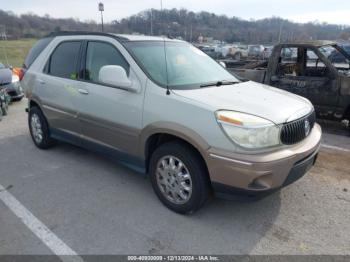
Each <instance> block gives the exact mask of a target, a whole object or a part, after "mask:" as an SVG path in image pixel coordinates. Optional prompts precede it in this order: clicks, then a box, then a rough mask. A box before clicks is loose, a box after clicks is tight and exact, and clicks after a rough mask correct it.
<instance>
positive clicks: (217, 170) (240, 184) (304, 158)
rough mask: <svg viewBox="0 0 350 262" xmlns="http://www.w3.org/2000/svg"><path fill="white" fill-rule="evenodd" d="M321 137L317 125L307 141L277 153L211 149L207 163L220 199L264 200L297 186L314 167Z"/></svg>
mask: <svg viewBox="0 0 350 262" xmlns="http://www.w3.org/2000/svg"><path fill="white" fill-rule="evenodd" d="M321 136H322V132H321V127H320V126H319V125H318V124H315V126H314V128H313V130H312V132H311V134H310V135H309V136H308V137H307V138H306V139H305V140H303V141H302V142H300V143H298V144H296V145H293V146H288V147H285V148H282V149H281V150H278V151H275V152H270V153H263V154H258V155H243V154H238V153H229V152H223V151H220V150H216V149H213V148H211V149H209V150H208V155H207V159H206V160H207V165H208V170H209V175H210V178H211V182H212V186H213V189H214V191H215V193H216V195H217V196H219V197H224V198H232V196H234V197H236V196H237V195H246V196H250V197H263V196H265V195H267V194H270V193H272V192H275V191H276V190H278V189H280V188H282V187H284V186H287V185H289V184H291V183H293V182H294V181H296V180H298V179H299V178H301V177H302V176H303V175H304V174H306V173H307V171H309V169H310V168H311V167H312V166H313V165H314V163H315V161H316V158H317V153H318V151H319V148H320V143H321Z"/></svg>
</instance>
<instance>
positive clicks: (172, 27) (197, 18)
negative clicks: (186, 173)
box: [0, 9, 350, 44]
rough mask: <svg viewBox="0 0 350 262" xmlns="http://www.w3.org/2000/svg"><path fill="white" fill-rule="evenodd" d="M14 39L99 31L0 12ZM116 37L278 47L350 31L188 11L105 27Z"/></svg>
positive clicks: (87, 24) (145, 15)
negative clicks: (207, 40)
mask: <svg viewBox="0 0 350 262" xmlns="http://www.w3.org/2000/svg"><path fill="white" fill-rule="evenodd" d="M1 26H2V27H5V28H6V32H7V34H8V35H9V36H11V37H12V38H23V37H25V38H38V37H41V36H43V35H45V34H47V33H49V32H51V31H57V30H89V31H98V30H100V25H99V24H97V23H96V22H95V21H84V22H82V21H79V20H75V19H72V18H70V19H57V18H51V17H49V16H44V17H40V16H37V15H35V14H24V15H20V16H18V15H15V14H14V13H12V12H5V11H2V10H0V29H1ZM105 28H106V31H108V32H114V33H141V34H155V35H159V34H166V35H172V36H181V37H182V38H184V39H185V40H187V41H191V40H192V41H195V40H196V39H197V38H198V36H199V35H200V34H202V35H203V36H210V37H213V38H214V39H218V40H222V41H227V42H244V43H265V44H266V43H275V42H277V41H278V39H279V34H280V30H281V29H282V30H281V38H282V40H299V39H338V38H342V39H349V37H350V27H345V26H342V25H333V24H325V23H323V24H319V23H307V24H299V23H293V22H290V21H288V20H284V19H282V18H278V17H272V18H266V19H262V20H256V21H252V20H249V21H247V20H243V19H239V18H237V17H227V16H224V15H216V14H213V13H209V12H200V13H194V12H191V11H188V10H185V9H171V10H163V11H160V10H154V9H153V10H146V11H143V12H140V13H138V14H136V15H133V16H130V17H128V18H125V19H121V20H115V21H113V22H112V23H110V24H107V25H105Z"/></svg>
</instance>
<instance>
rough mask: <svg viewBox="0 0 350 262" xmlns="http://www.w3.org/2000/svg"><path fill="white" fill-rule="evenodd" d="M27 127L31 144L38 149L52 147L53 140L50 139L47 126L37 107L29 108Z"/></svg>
mask: <svg viewBox="0 0 350 262" xmlns="http://www.w3.org/2000/svg"><path fill="white" fill-rule="evenodd" d="M28 125H29V131H30V135H31V137H32V139H33V142H34V144H35V145H36V146H37V147H38V148H40V149H47V148H50V147H51V146H53V144H54V140H53V139H52V138H51V137H50V129H49V125H48V123H47V121H46V118H45V116H44V114H43V113H42V112H41V110H40V109H39V108H38V107H32V108H30V110H29V114H28Z"/></svg>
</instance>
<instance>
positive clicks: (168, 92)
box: [163, 37, 170, 95]
mask: <svg viewBox="0 0 350 262" xmlns="http://www.w3.org/2000/svg"><path fill="white" fill-rule="evenodd" d="M165 45H166V44H165V37H164V38H163V47H164V60H165V73H166V94H167V95H170V89H169V76H168V60H167V55H166V46H165Z"/></svg>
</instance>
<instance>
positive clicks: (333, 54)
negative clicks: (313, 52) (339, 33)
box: [319, 46, 350, 70]
mask: <svg viewBox="0 0 350 262" xmlns="http://www.w3.org/2000/svg"><path fill="white" fill-rule="evenodd" d="M319 50H320V51H321V53H322V54H323V55H324V56H326V57H327V58H328V59H329V61H330V62H331V63H332V64H333V65H334V67H335V68H337V69H338V70H349V67H350V61H349V59H348V58H346V57H345V55H344V54H342V53H341V52H339V51H338V49H337V48H335V47H334V46H323V47H320V48H319ZM344 51H345V50H344ZM345 52H346V51H345Z"/></svg>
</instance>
